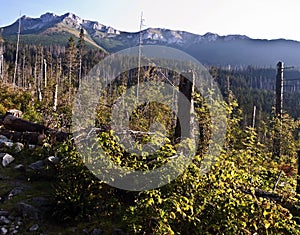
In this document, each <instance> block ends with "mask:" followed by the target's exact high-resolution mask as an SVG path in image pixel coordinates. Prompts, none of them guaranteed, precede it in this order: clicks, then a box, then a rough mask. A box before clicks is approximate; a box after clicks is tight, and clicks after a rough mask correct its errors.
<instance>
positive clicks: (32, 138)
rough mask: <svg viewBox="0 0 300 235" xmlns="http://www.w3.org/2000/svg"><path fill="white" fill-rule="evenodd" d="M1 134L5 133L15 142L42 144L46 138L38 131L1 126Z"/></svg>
mask: <svg viewBox="0 0 300 235" xmlns="http://www.w3.org/2000/svg"><path fill="white" fill-rule="evenodd" d="M0 135H4V136H5V137H7V138H8V139H10V140H11V141H13V142H21V143H26V144H34V145H40V144H42V141H43V140H44V139H45V136H44V135H43V134H40V133H37V132H17V131H10V130H7V129H4V128H0Z"/></svg>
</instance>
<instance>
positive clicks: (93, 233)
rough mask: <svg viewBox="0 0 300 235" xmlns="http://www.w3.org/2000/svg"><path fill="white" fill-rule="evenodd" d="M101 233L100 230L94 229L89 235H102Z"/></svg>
mask: <svg viewBox="0 0 300 235" xmlns="http://www.w3.org/2000/svg"><path fill="white" fill-rule="evenodd" d="M102 234H103V231H102V230H101V229H98V228H95V229H94V230H93V232H92V233H91V235H102Z"/></svg>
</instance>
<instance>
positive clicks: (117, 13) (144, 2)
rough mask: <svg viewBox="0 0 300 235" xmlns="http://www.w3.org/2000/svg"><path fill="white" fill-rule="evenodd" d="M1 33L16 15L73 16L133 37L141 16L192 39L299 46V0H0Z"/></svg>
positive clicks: (152, 25) (147, 24) (149, 25)
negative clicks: (240, 38) (282, 41)
mask: <svg viewBox="0 0 300 235" xmlns="http://www.w3.org/2000/svg"><path fill="white" fill-rule="evenodd" d="M0 3H1V4H0V6H1V8H0V27H2V26H6V25H9V24H11V23H13V22H14V21H15V20H16V19H17V18H18V17H19V14H20V11H21V14H22V15H27V16H31V17H39V16H40V15H41V14H43V13H45V12H53V13H56V14H58V15H61V14H63V13H66V12H73V13H75V14H77V15H78V16H80V17H81V18H84V19H89V20H96V21H99V22H100V23H102V24H105V25H109V26H112V27H114V28H116V29H119V30H123V31H129V32H136V31H138V29H139V21H140V14H141V12H142V11H143V14H144V18H145V22H144V23H145V25H146V26H145V27H144V28H147V27H160V28H168V29H178V30H184V31H189V32H192V33H197V34H205V33H207V32H212V33H217V34H219V35H227V34H243V35H247V36H249V37H252V38H260V39H277V38H286V39H293V40H298V41H300V26H299V23H300V0H285V1H283V0H281V1H278V0H247V1H245V0H182V1H178V0H173V1H172V0H49V1H47V0H0Z"/></svg>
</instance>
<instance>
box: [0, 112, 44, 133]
mask: <svg viewBox="0 0 300 235" xmlns="http://www.w3.org/2000/svg"><path fill="white" fill-rule="evenodd" d="M2 124H3V125H4V127H5V128H6V129H8V130H12V131H18V132H37V133H45V132H46V131H48V130H49V129H48V128H47V127H45V126H43V125H40V124H37V123H33V122H29V121H26V120H24V119H21V118H18V117H16V116H14V115H11V114H7V115H5V116H4V119H3V123H2Z"/></svg>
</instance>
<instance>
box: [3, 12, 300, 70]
mask: <svg viewBox="0 0 300 235" xmlns="http://www.w3.org/2000/svg"><path fill="white" fill-rule="evenodd" d="M19 20H20V23H21V43H30V44H42V45H49V44H64V45H65V44H66V43H67V41H68V38H69V37H70V36H73V37H79V31H80V29H81V28H83V29H84V33H85V40H86V43H87V44H88V46H89V47H94V48H100V49H103V50H105V51H107V52H109V53H113V52H116V51H119V50H122V49H125V48H128V47H132V46H137V45H138V43H139V37H140V32H134V33H132V32H124V31H120V30H117V29H114V28H112V27H110V26H105V25H103V24H101V23H99V22H96V21H90V20H84V19H82V18H80V17H79V16H77V15H75V14H73V13H66V14H64V15H61V16H58V15H56V14H53V13H46V14H43V15H41V16H40V17H39V18H31V17H28V16H22V17H21V18H20V19H18V20H17V21H16V22H15V23H13V24H11V25H9V26H6V27H2V28H1V29H0V34H1V35H2V37H3V38H4V40H8V41H15V40H16V38H17V32H18V26H19ZM141 35H142V43H143V45H164V46H169V47H173V48H176V49H179V50H182V51H184V52H186V53H188V54H190V55H191V56H193V57H195V58H196V59H198V60H199V61H200V62H201V63H204V64H209V65H212V64H213V65H219V66H226V65H232V66H247V65H253V66H272V67H274V66H275V65H276V63H277V62H278V61H279V60H282V61H284V62H285V64H288V65H296V66H297V65H298V63H300V42H298V41H293V40H286V39H274V40H264V39H252V38H249V37H247V36H244V35H227V36H220V35H218V34H214V33H206V34H204V35H197V34H193V33H189V32H186V31H178V30H171V29H163V28H148V29H145V30H143V31H141Z"/></svg>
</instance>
